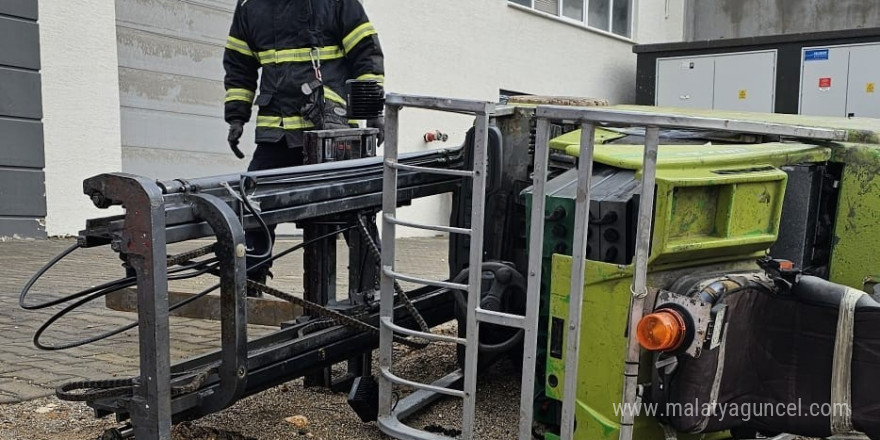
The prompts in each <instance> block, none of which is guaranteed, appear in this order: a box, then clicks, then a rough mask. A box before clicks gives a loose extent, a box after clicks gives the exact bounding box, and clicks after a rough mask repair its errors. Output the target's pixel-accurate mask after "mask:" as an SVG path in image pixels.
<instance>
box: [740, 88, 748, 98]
mask: <svg viewBox="0 0 880 440" xmlns="http://www.w3.org/2000/svg"><path fill="white" fill-rule="evenodd" d="M747 97H748V92H746V89H742V90H740V91H739V99H746V98H747Z"/></svg>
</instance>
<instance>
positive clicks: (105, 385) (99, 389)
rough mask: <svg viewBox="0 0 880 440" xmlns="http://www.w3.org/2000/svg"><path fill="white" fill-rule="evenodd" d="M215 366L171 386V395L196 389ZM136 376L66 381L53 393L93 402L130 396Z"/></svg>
mask: <svg viewBox="0 0 880 440" xmlns="http://www.w3.org/2000/svg"><path fill="white" fill-rule="evenodd" d="M214 370H215V368H209V369H207V370H204V371H201V372H199V373H198V374H196V375H195V376H194V377H193V378H192V380H190V381H189V383H187V384H186V385H182V386H173V387H171V395H172V396H180V395H183V394H189V393H193V392H196V391H198V390H199V389H200V388H201V387H202V386H203V385H205V382H206V381H207V380H208V376H209V375H210V374H211V372H212V371H214ZM136 379H137V378H136V377H129V378H125V379H99V380H81V381H76V382H68V383H66V384H64V385H61V386H59V387H58V388H56V389H55V395H56V396H57V397H58V398H59V399H61V400H67V401H70V402H93V401H95V400H101V399H108V398H111V397H121V396H130V395H132V394H133V393H134V387H135V386H136Z"/></svg>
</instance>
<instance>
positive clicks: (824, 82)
mask: <svg viewBox="0 0 880 440" xmlns="http://www.w3.org/2000/svg"><path fill="white" fill-rule="evenodd" d="M819 88H820V89H830V88H831V77H830V76H826V77H823V78H819Z"/></svg>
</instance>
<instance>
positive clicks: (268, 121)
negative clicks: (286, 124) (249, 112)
mask: <svg viewBox="0 0 880 440" xmlns="http://www.w3.org/2000/svg"><path fill="white" fill-rule="evenodd" d="M257 127H277V128H281V116H257Z"/></svg>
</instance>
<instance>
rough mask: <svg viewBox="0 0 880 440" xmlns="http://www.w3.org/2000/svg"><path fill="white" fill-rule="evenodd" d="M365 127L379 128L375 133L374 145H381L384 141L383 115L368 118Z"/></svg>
mask: <svg viewBox="0 0 880 440" xmlns="http://www.w3.org/2000/svg"><path fill="white" fill-rule="evenodd" d="M367 127H370V128H378V129H379V134H377V135H376V146H377V147H378V146H379V145H382V143H383V142H385V117H384V116H380V117H378V118H375V119H368V120H367Z"/></svg>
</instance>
